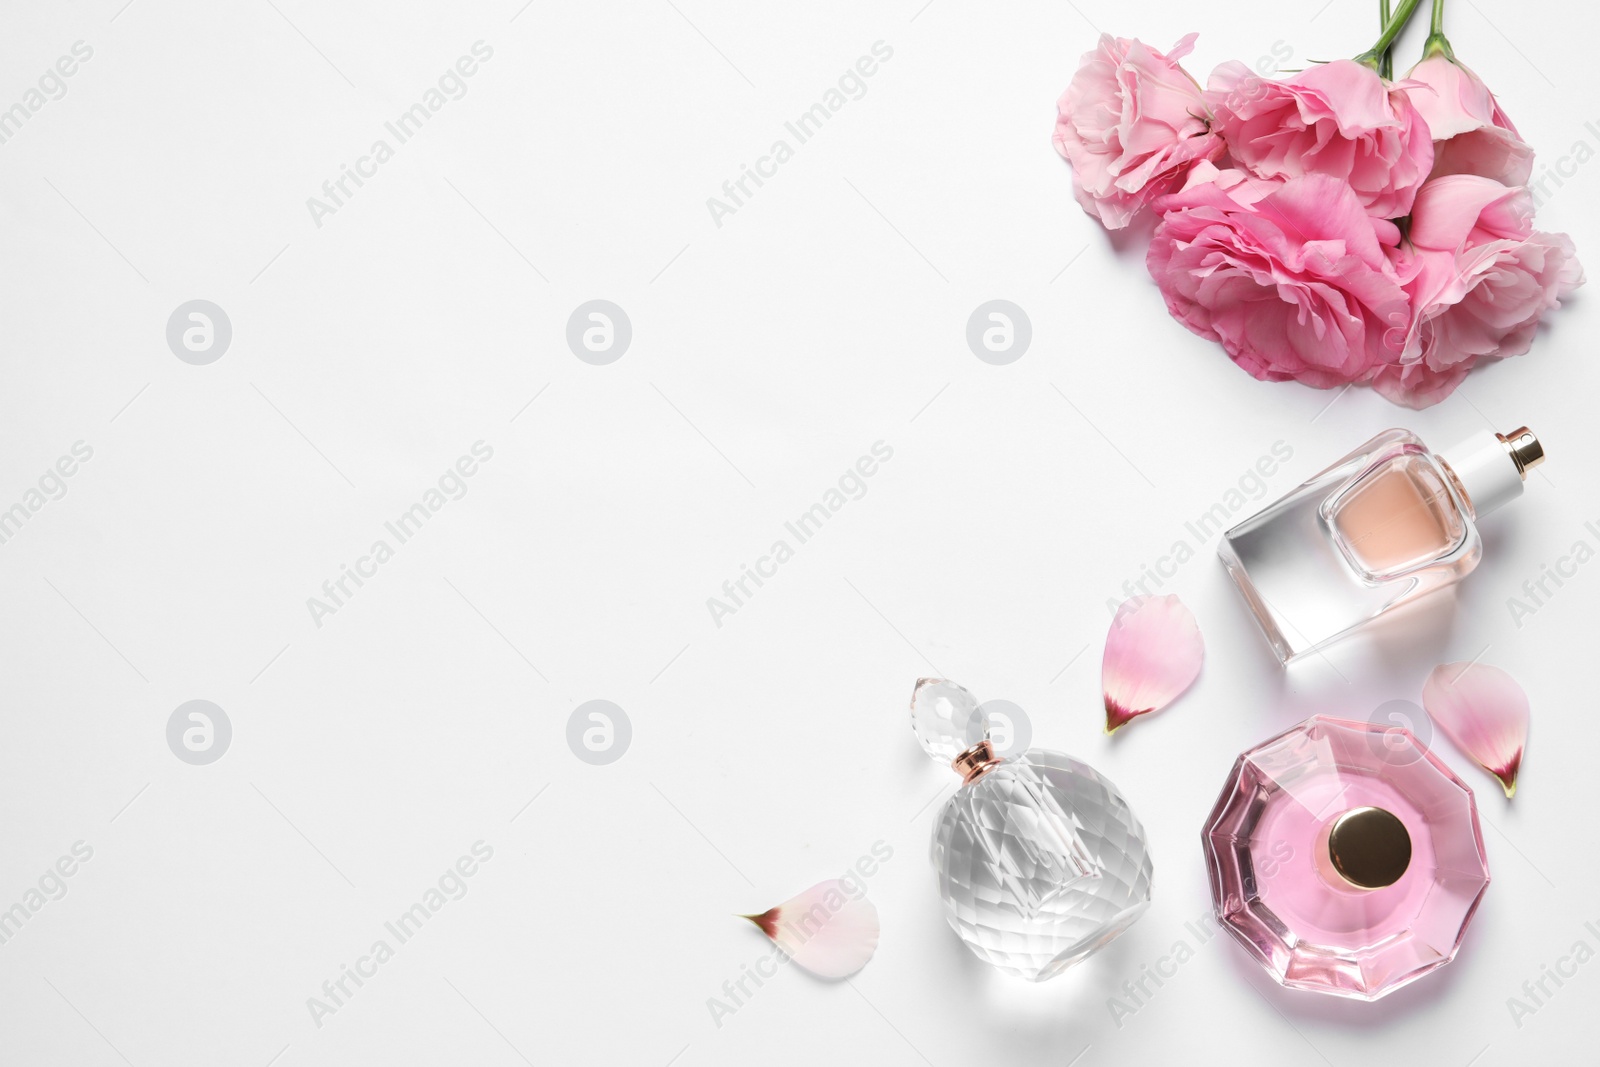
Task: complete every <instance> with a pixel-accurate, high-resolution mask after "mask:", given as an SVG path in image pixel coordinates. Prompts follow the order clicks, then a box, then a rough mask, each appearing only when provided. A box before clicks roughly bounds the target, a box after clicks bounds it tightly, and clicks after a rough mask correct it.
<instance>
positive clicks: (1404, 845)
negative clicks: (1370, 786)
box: [1328, 807, 1411, 889]
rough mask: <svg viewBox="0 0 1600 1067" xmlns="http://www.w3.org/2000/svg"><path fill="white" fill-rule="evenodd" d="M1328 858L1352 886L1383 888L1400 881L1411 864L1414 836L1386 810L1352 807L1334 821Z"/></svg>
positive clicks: (1329, 840) (1330, 832)
mask: <svg viewBox="0 0 1600 1067" xmlns="http://www.w3.org/2000/svg"><path fill="white" fill-rule="evenodd" d="M1328 858H1329V859H1331V860H1332V861H1333V869H1334V870H1335V871H1338V872H1339V877H1341V878H1343V879H1344V880H1345V881H1347V882H1349V883H1350V884H1351V885H1353V886H1355V887H1357V888H1358V889H1382V888H1383V887H1384V886H1387V885H1394V884H1395V883H1396V882H1398V881H1399V880H1400V876H1401V875H1403V874H1405V873H1406V868H1407V867H1409V866H1410V865H1411V835H1410V834H1409V833H1407V832H1406V828H1405V824H1404V823H1402V822H1401V821H1400V820H1399V819H1397V818H1395V816H1394V815H1393V814H1392V813H1390V812H1387V811H1384V810H1383V809H1382V808H1370V807H1369V808H1352V809H1350V810H1349V811H1347V812H1345V813H1344V814H1343V815H1341V816H1339V817H1338V818H1337V819H1335V820H1334V823H1333V829H1332V830H1331V831H1329V833H1328Z"/></svg>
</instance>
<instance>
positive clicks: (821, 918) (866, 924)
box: [741, 878, 878, 978]
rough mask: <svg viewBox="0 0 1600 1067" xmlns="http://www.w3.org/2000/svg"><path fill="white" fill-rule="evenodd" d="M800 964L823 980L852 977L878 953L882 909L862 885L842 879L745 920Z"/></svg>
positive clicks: (831, 881) (821, 884)
mask: <svg viewBox="0 0 1600 1067" xmlns="http://www.w3.org/2000/svg"><path fill="white" fill-rule="evenodd" d="M741 918H744V919H749V920H750V921H751V922H753V923H755V924H756V925H757V926H758V927H760V928H761V932H762V933H764V934H766V935H767V936H768V937H770V938H772V941H773V944H775V945H777V946H778V947H779V948H780V949H782V950H783V953H784V955H786V956H788V957H789V958H790V959H791V960H793V961H794V962H795V963H797V964H799V965H800V966H801V967H803V968H805V969H806V970H808V971H810V972H811V973H812V974H814V975H816V976H817V977H819V978H847V977H849V976H850V975H852V974H855V973H856V972H857V971H859V970H860V969H861V968H863V967H865V966H866V965H867V961H868V960H870V959H872V954H873V953H874V952H876V951H877V950H878V909H877V908H876V907H875V906H874V905H873V903H872V901H870V900H868V899H867V897H866V894H865V893H863V892H862V891H861V889H860V887H859V886H851V885H849V884H848V883H845V882H842V881H840V880H839V879H837V878H830V879H828V880H827V881H826V882H818V883H817V884H816V885H814V886H812V887H811V888H810V889H807V890H806V891H805V892H803V893H801V894H800V895H798V896H796V897H794V898H793V899H791V900H786V901H784V902H783V903H782V904H779V905H778V906H777V907H774V908H768V909H767V910H766V911H764V912H762V913H761V914H760V915H744V916H741Z"/></svg>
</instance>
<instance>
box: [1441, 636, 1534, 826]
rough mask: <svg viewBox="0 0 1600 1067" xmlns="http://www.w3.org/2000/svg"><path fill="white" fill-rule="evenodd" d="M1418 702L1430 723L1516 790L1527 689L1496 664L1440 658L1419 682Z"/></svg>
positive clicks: (1508, 793)
mask: <svg viewBox="0 0 1600 1067" xmlns="http://www.w3.org/2000/svg"><path fill="white" fill-rule="evenodd" d="M1422 707H1423V710H1424V711H1426V712H1427V713H1428V716H1429V718H1431V719H1432V720H1433V722H1434V725H1436V726H1438V727H1439V729H1441V730H1443V731H1444V733H1445V736H1446V737H1448V738H1450V740H1451V741H1453V742H1455V745H1456V747H1457V748H1459V749H1461V751H1463V752H1465V753H1466V754H1467V755H1468V756H1470V757H1472V758H1473V759H1474V760H1475V761H1477V763H1478V764H1479V765H1480V766H1482V767H1483V769H1484V770H1486V771H1488V772H1489V773H1490V774H1492V775H1494V776H1495V777H1496V778H1498V779H1500V785H1501V787H1502V788H1504V789H1505V791H1506V796H1508V797H1511V796H1515V795H1516V793H1517V771H1518V770H1520V769H1521V767H1522V753H1523V750H1524V749H1526V748H1527V745H1528V718H1529V713H1528V694H1527V693H1525V692H1523V689H1522V686H1520V685H1518V684H1517V682H1516V680H1515V679H1514V678H1512V677H1511V675H1509V674H1507V673H1506V672H1505V671H1503V670H1501V669H1500V668H1499V667H1490V666H1488V665H1487V664H1483V663H1442V664H1440V665H1439V666H1437V667H1435V668H1434V669H1433V673H1432V674H1430V675H1428V680H1427V682H1426V683H1425V684H1424V685H1423V687H1422Z"/></svg>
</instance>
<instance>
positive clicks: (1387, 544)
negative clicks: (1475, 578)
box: [1331, 455, 1468, 578]
mask: <svg viewBox="0 0 1600 1067" xmlns="http://www.w3.org/2000/svg"><path fill="white" fill-rule="evenodd" d="M1445 477H1446V475H1445V472H1444V471H1442V470H1440V468H1439V467H1438V466H1437V465H1436V464H1433V463H1429V462H1428V461H1427V460H1425V459H1422V458H1421V457H1419V456H1416V455H1401V456H1397V457H1396V458H1394V459H1391V460H1389V461H1388V462H1387V463H1385V464H1383V465H1382V466H1380V467H1379V468H1378V469H1376V470H1374V471H1373V472H1372V473H1370V474H1369V475H1368V476H1367V477H1366V478H1364V479H1362V480H1361V481H1360V482H1358V483H1357V484H1356V485H1354V486H1352V487H1351V489H1350V490H1349V491H1348V492H1347V493H1345V494H1344V498H1343V500H1342V501H1341V502H1340V504H1339V506H1338V507H1337V508H1335V509H1333V510H1332V512H1331V521H1332V523H1333V528H1334V531H1335V533H1336V534H1337V535H1338V538H1339V543H1340V546H1341V547H1342V548H1343V549H1344V551H1345V554H1346V556H1347V557H1348V558H1349V559H1350V562H1351V563H1353V564H1354V565H1355V566H1356V568H1357V569H1358V570H1359V571H1360V572H1361V573H1363V574H1367V575H1373V576H1375V577H1380V578H1381V577H1389V576H1397V575H1401V574H1405V573H1406V572H1408V571H1411V570H1414V569H1416V568H1417V567H1421V566H1425V565H1426V564H1429V563H1431V562H1433V561H1434V560H1436V559H1439V558H1441V557H1443V556H1446V555H1448V554H1449V553H1451V552H1452V551H1454V550H1455V549H1456V548H1457V546H1459V545H1460V544H1461V543H1462V541H1463V540H1465V538H1466V535H1467V526H1468V519H1467V517H1466V515H1465V514H1463V512H1462V510H1461V507H1460V505H1459V504H1457V502H1456V501H1457V499H1458V498H1457V496H1456V495H1455V494H1452V493H1451V491H1450V489H1449V488H1448V487H1447V486H1446V485H1445Z"/></svg>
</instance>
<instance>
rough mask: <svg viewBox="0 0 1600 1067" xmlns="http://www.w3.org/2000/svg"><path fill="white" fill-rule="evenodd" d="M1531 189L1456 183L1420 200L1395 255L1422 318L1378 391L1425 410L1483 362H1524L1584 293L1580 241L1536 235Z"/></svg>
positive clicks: (1432, 189)
mask: <svg viewBox="0 0 1600 1067" xmlns="http://www.w3.org/2000/svg"><path fill="white" fill-rule="evenodd" d="M1532 220H1533V203H1532V199H1531V197H1530V195H1529V193H1528V190H1527V189H1525V188H1522V187H1520V186H1519V187H1516V188H1508V187H1506V186H1504V185H1502V184H1500V183H1499V182H1497V181H1494V180H1492V179H1490V178H1482V177H1478V176H1477V175H1472V174H1450V175H1446V176H1445V177H1442V178H1435V179H1433V180H1432V181H1430V182H1428V183H1427V184H1426V185H1424V186H1423V187H1422V190H1421V191H1420V192H1418V193H1417V200H1416V205H1415V206H1414V207H1413V209H1412V212H1411V230H1410V240H1409V241H1408V242H1407V245H1406V247H1403V248H1398V249H1396V250H1395V251H1394V253H1393V259H1394V263H1395V267H1396V270H1397V271H1398V273H1399V275H1400V277H1401V278H1402V280H1403V282H1404V284H1405V288H1406V292H1407V293H1408V295H1409V296H1410V297H1411V303H1412V308H1413V310H1414V315H1413V318H1412V322H1411V326H1410V329H1409V330H1408V331H1407V333H1406V338H1405V345H1404V349H1403V351H1402V353H1401V357H1400V360H1399V362H1398V363H1397V364H1396V365H1395V366H1392V367H1386V368H1384V369H1383V371H1382V372H1381V373H1380V374H1379V375H1378V377H1377V379H1376V380H1375V381H1374V382H1373V387H1374V388H1375V389H1377V390H1378V391H1379V392H1380V393H1382V394H1383V395H1384V396H1386V397H1388V398H1389V399H1390V400H1392V401H1394V402H1395V403H1397V404H1405V405H1407V406H1408V407H1413V408H1425V407H1428V406H1430V405H1432V404H1437V403H1438V402H1439V401H1441V400H1443V399H1444V398H1445V397H1447V396H1449V395H1450V394H1451V393H1452V392H1454V391H1455V388H1456V386H1458V385H1460V384H1461V380H1462V379H1463V378H1465V377H1466V376H1467V372H1468V371H1470V370H1471V369H1472V368H1473V367H1474V366H1475V365H1476V364H1477V363H1478V361H1479V360H1483V359H1497V358H1501V357H1504V356H1518V355H1521V354H1522V353H1524V352H1526V351H1527V350H1528V348H1529V346H1530V345H1531V344H1532V343H1533V335H1534V332H1535V331H1536V330H1537V329H1538V326H1539V319H1540V318H1541V317H1542V316H1543V315H1544V313H1545V312H1546V311H1548V310H1550V309H1551V308H1554V307H1559V306H1560V303H1561V298H1562V297H1564V296H1566V295H1567V294H1569V293H1571V292H1572V290H1574V289H1576V288H1577V287H1578V286H1579V285H1582V284H1583V268H1582V267H1581V266H1580V265H1579V263H1578V260H1577V256H1576V251H1575V250H1574V248H1573V246H1572V240H1571V239H1570V238H1569V237H1567V235H1566V234H1562V233H1556V234H1551V233H1541V232H1538V231H1536V230H1534V228H1533V221H1532Z"/></svg>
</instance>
